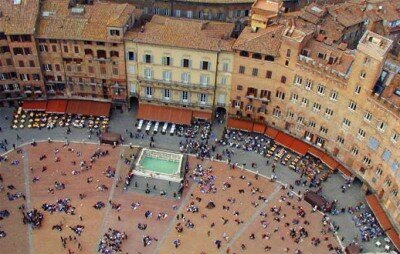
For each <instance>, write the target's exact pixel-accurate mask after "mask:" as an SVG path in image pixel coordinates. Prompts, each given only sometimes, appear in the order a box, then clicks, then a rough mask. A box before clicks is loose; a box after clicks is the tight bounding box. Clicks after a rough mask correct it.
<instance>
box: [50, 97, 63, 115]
mask: <svg viewBox="0 0 400 254" xmlns="http://www.w3.org/2000/svg"><path fill="white" fill-rule="evenodd" d="M67 105H68V100H49V101H47V107H46V113H56V114H64V113H65V111H66V110H67Z"/></svg>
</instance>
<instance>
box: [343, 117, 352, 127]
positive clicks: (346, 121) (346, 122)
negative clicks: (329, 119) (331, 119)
mask: <svg viewBox="0 0 400 254" xmlns="http://www.w3.org/2000/svg"><path fill="white" fill-rule="evenodd" d="M350 125H351V121H350V120H349V119H347V118H344V119H343V123H342V126H343V127H344V128H346V129H347V128H349V127H350Z"/></svg>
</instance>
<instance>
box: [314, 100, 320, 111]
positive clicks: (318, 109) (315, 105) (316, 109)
mask: <svg viewBox="0 0 400 254" xmlns="http://www.w3.org/2000/svg"><path fill="white" fill-rule="evenodd" d="M320 110H321V104H319V103H316V102H314V105H313V111H314V112H319V111H320Z"/></svg>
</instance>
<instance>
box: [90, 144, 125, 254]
mask: <svg viewBox="0 0 400 254" xmlns="http://www.w3.org/2000/svg"><path fill="white" fill-rule="evenodd" d="M123 154H124V149H121V152H120V154H119V160H118V163H117V169H116V171H115V176H114V181H113V184H112V186H111V190H110V193H109V194H108V198H107V201H106V208H105V209H106V211H105V213H104V219H103V222H102V224H101V227H100V238H99V241H100V240H101V238H103V235H104V233H105V231H106V230H105V228H106V227H107V226H108V220H109V214H110V211H111V209H112V208H111V205H110V203H109V202H108V201H110V200H112V198H113V196H114V191H115V188H116V185H117V183H118V179H119V177H120V174H121V166H122V162H123V158H121V156H122V155H123ZM96 252H97V244H96Z"/></svg>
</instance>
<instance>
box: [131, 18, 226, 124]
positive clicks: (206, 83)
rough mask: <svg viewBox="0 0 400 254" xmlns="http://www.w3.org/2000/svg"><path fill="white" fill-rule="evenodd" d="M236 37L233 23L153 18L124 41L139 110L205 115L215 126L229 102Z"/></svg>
mask: <svg viewBox="0 0 400 254" xmlns="http://www.w3.org/2000/svg"><path fill="white" fill-rule="evenodd" d="M160 31H162V32H160ZM232 31H233V25H232V24H229V23H220V22H215V21H199V20H189V19H176V18H168V17H162V16H157V15H155V16H153V18H152V20H151V22H149V23H147V24H146V26H144V27H143V28H142V29H141V30H140V31H134V32H132V33H130V34H128V35H127V36H126V39H125V46H126V52H127V73H128V84H129V91H130V95H131V96H132V97H137V98H138V99H139V103H140V104H146V103H148V104H153V105H160V106H162V105H163V106H169V107H178V108H187V109H192V110H195V111H202V112H204V113H206V114H204V115H207V117H206V118H207V120H210V119H211V113H212V112H213V110H214V109H215V108H216V107H222V108H225V107H226V106H227V102H228V101H229V91H230V82H231V72H232V70H233V52H232V51H231V45H232V43H233V40H232V39H231V38H230V35H231V33H232ZM221 38H222V39H221ZM139 108H140V106H139Z"/></svg>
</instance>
